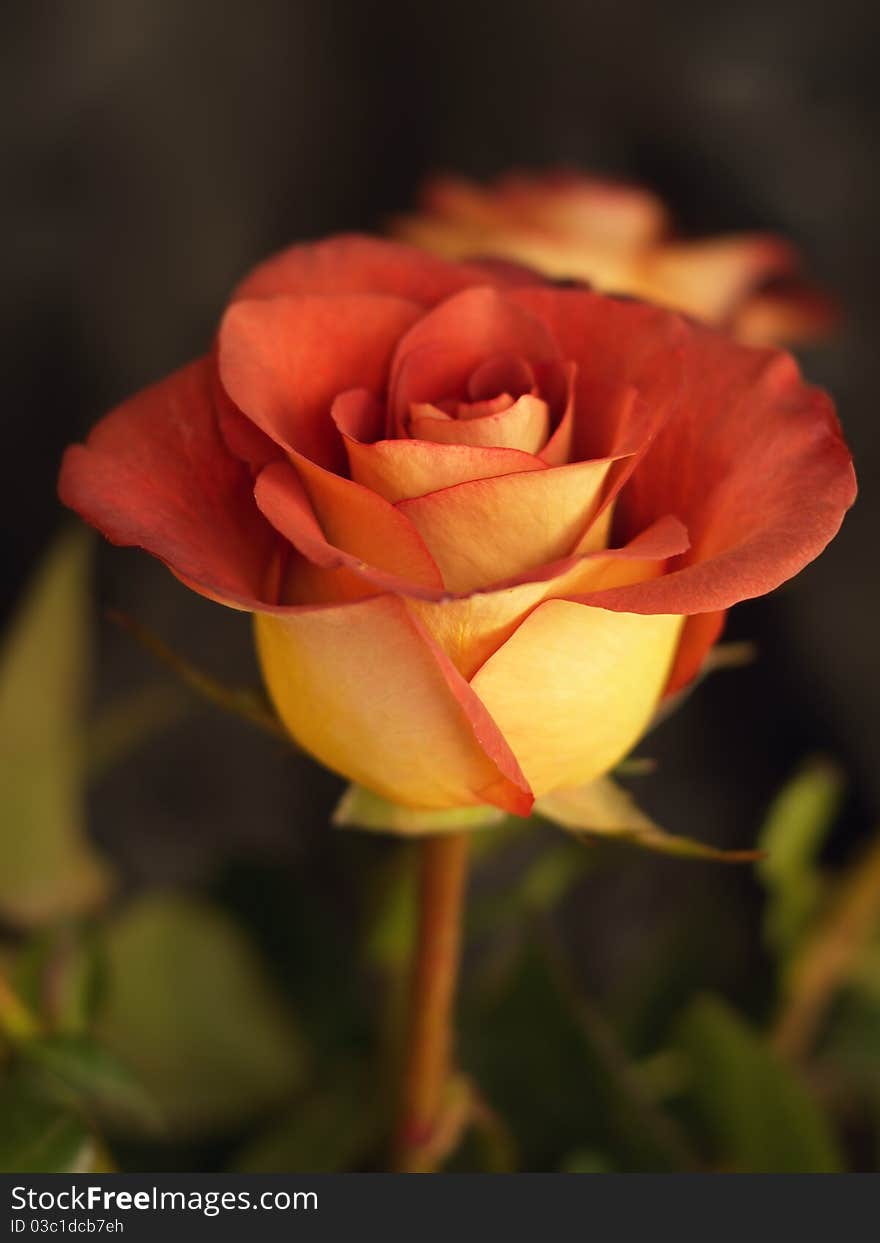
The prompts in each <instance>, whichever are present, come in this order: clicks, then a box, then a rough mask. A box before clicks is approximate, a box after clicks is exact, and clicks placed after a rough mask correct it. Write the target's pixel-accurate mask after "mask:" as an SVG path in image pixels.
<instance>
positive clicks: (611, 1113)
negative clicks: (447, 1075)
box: [458, 928, 691, 1171]
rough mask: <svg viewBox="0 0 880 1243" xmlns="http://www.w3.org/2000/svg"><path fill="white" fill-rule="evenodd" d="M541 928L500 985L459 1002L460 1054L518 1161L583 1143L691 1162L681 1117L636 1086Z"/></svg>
mask: <svg viewBox="0 0 880 1243" xmlns="http://www.w3.org/2000/svg"><path fill="white" fill-rule="evenodd" d="M535 932H536V929H534V928H533V935H532V936H531V937H529V938H528V939H527V941H526V942H525V945H524V949H523V952H522V953H521V954H520V956H519V958H518V961H517V963H516V966H515V969H514V970H512V971H508V972H506V973H505V974H504V976H503V978H502V979H501V980H500V982H499V985H498V986H497V987H495V988H492V989H489V990H485V989H484V990H481V991H480V992H479V993H474V992H471V991H466V992H465V993H464V994H463V996H462V1003H461V1005H460V1007H459V1032H458V1037H459V1039H458V1044H459V1049H460V1059H461V1063H462V1065H465V1066H467V1067H468V1072H469V1073H470V1074H471V1075H472V1076H473V1079H474V1082H475V1083H477V1084H479V1087H480V1092H481V1094H482V1095H483V1096H484V1097H485V1099H486V1100H487V1101H488V1102H489V1104H490V1105H491V1106H492V1108H493V1109H496V1110H498V1111H499V1113H500V1114H501V1116H502V1117H503V1119H504V1123H505V1125H506V1126H507V1127H508V1128H509V1130H510V1132H511V1134H512V1136H513V1138H514V1141H515V1143H516V1146H517V1148H518V1149H519V1151H520V1152H521V1167H520V1168H522V1169H525V1170H529V1171H551V1170H558V1169H559V1168H560V1166H561V1164H562V1163H563V1162H564V1161H565V1159H566V1157H567V1156H568V1155H569V1154H570V1153H571V1152H572V1151H575V1150H583V1149H587V1150H590V1151H594V1152H596V1151H598V1152H602V1153H603V1154H606V1155H607V1158H608V1160H609V1161H610V1162H612V1163H613V1165H614V1167H615V1168H616V1169H621V1170H629V1171H635V1170H646V1169H650V1170H656V1171H672V1170H678V1169H687V1168H690V1165H691V1160H690V1153H689V1152H688V1151H687V1150H686V1148H685V1146H684V1145H683V1144H682V1143H681V1142H680V1138H681V1137H680V1136H679V1134H678V1133H677V1130H676V1129H675V1127H674V1125H673V1124H672V1123H671V1121H670V1120H669V1119H667V1118H665V1117H664V1116H663V1115H662V1113H661V1111H659V1110H657V1109H656V1108H655V1106H654V1105H653V1103H652V1102H650V1101H646V1100H645V1099H644V1098H643V1097H642V1096H641V1095H640V1094H639V1092H638V1088H637V1084H636V1075H635V1074H634V1068H633V1067H632V1065H631V1063H629V1062H628V1061H627V1058H626V1054H625V1051H623V1050H621V1049H620V1048H619V1047H618V1046H616V1045H615V1044H614V1042H613V1039H609V1035H608V1031H607V1025H606V1024H602V1023H599V1022H598V1021H596V1019H595V1016H591V1017H590V1019H589V1021H584V1014H583V1011H582V1006H581V1000H580V998H579V997H577V996H575V995H573V993H572V990H571V988H570V986H569V982H568V981H563V980H562V979H560V972H559V971H558V970H556V969H554V968H553V967H552V966H551V964H550V961H549V955H548V952H547V951H546V950H544V949H543V948H542V946H541V938H540V937H539V936H536V935H535Z"/></svg>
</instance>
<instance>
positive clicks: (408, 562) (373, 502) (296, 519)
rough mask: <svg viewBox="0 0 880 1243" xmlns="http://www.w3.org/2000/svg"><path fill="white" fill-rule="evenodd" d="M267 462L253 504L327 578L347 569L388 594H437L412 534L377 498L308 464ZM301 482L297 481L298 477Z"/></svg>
mask: <svg viewBox="0 0 880 1243" xmlns="http://www.w3.org/2000/svg"><path fill="white" fill-rule="evenodd" d="M298 468H299V470H297V469H295V468H294V466H292V465H291V464H290V463H289V462H273V463H272V464H271V465H269V466H267V467H266V468H265V469H264V470H263V471H262V472H261V473H260V475H259V477H258V478H257V482H256V485H255V488H254V496H255V497H256V501H257V505H258V506H259V507H260V510H261V512H262V513H263V514H264V515H265V516H266V517H267V518H268V519H269V521H270V522H271V523H272V526H273V527H274V528H275V529H276V531H278V532H280V534H281V535H283V536H285V538H286V539H288V540H290V542H291V544H293V546H294V548H296V549H297V550H298V551H299V552H300V553H302V555H303V556H305V557H308V559H309V560H310V561H312V562H314V563H315V565H317V566H320V567H321V568H322V569H325V570H337V569H345V570H348V571H350V572H352V573H353V574H355V575H356V576H358V577H359V578H361V579H364V580H366V581H367V582H370V583H373V584H374V585H376V586H378V587H381V588H383V589H384V590H388V591H399V592H402V593H404V594H406V593H408V592H410V591H417V590H418V589H419V588H423V589H425V590H426V591H427V592H428V594H435V593H438V592H440V591H442V587H443V584H442V580H441V578H440V574H439V571H438V569H437V566H436V565H435V563H434V561H433V560H432V558H431V555H430V553H429V552H428V551H427V549H426V548H425V545H424V543H423V542H422V540H421V538H420V536H419V534H418V532H417V531H416V530H415V529H414V528H413V526H412V525H411V523H410V522H409V521H408V520H407V519H406V517H405V516H404V515H403V514H401V513H400V512H399V510H397V509H395V508H394V506H393V505H389V504H388V502H387V501H385V500H383V499H382V497H380V496H377V495H376V494H375V493H374V492H370V491H369V490H368V489H367V488H363V487H361V486H360V484H357V483H353V482H352V481H351V480H350V479H343V478H341V477H340V476H338V475H333V474H331V473H330V472H329V471H324V470H322V469H321V467H319V466H315V464H314V463H313V462H309V461H308V460H307V459H301V460H299V462H298ZM300 473H301V474H302V475H303V476H304V478H301V474H300Z"/></svg>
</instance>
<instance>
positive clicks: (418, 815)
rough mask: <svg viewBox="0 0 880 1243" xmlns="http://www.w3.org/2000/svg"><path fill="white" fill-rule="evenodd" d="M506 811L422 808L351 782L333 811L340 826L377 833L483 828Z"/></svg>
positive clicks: (466, 808) (495, 808)
mask: <svg viewBox="0 0 880 1243" xmlns="http://www.w3.org/2000/svg"><path fill="white" fill-rule="evenodd" d="M505 815H506V813H505V812H503V811H501V810H500V808H498V807H482V806H480V807H452V808H450V809H448V810H445V811H419V810H418V809H416V808H412V807H401V806H400V805H399V804H397V803H390V802H388V800H387V799H384V798H382V797H381V796H380V795H378V794H373V793H372V791H370V790H365V789H364V787H363V786H359V785H350V786H349V787H348V789H347V790H346V792H345V793H344V794H343V796H342V798H341V799H340V801H339V804H338V805H337V807H336V810H335V811H334V813H333V823H334V824H335V825H336V826H337V828H344V829H369V830H371V831H373V832H376V833H401V834H405V835H407V836H413V837H415V836H418V835H421V834H425V833H455V832H458V831H459V830H461V829H484V828H488V827H489V826H490V825H495V824H500V823H501V821H502V820H503V819H504V818H505Z"/></svg>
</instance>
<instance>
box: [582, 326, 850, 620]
mask: <svg viewBox="0 0 880 1243" xmlns="http://www.w3.org/2000/svg"><path fill="white" fill-rule="evenodd" d="M689 338H690V339H689V342H688V346H687V349H686V353H685V368H686V382H687V388H686V392H685V396H684V400H683V401H681V402H680V403H678V405H677V406H676V409H675V411H674V413H673V415H672V417H671V418H670V419H669V421H668V422H667V424H666V426H665V427H664V429H663V430H662V431H661V432H660V434H659V436H658V437H657V439H656V440H655V442H654V443H653V445H652V447H651V449H650V451H649V452H648V454H647V456H646V457H645V459H644V460H643V462H642V463H641V465H640V466H639V468H638V469H637V471H636V472H635V474H634V475H633V477H632V479H631V480H630V482H629V483H628V485H627V487H626V488H625V490H624V491H623V493H622V494H621V496H620V497H619V498H618V508H617V511H616V517H617V521H618V522H619V523H620V526H621V529H622V530H623V531H624V532H626V531H636V530H640V529H641V528H643V527H644V526H646V525H648V524H649V523H650V522H651V521H652V520H653V519H654V518H655V517H656V516H658V515H660V514H664V513H675V514H677V515H678V516H679V517H680V518H681V519H682V520H683V521H684V522H685V524H686V525H687V528H688V531H689V532H690V536H691V544H692V547H691V549H690V551H689V552H688V553H687V554H686V555H685V556H684V557H682V558H681V559H680V560H679V561H678V562H673V563H672V568H671V572H670V573H668V574H666V575H665V576H664V577H663V578H660V579H656V580H654V581H653V582H648V583H642V584H639V585H637V586H632V587H622V588H619V589H616V590H614V591H611V592H608V593H606V594H604V596H603V599H601V600H599V599H598V598H597V599H596V600H595V601H593V602H594V603H596V604H602V605H603V606H604V607H605V608H611V609H616V610H620V611H624V612H636V613H714V612H717V611H719V610H723V609H726V608H729V607H730V606H731V605H732V604H736V603H737V601H739V600H746V599H750V598H751V597H753V596H760V595H763V594H764V593H765V592H768V591H772V590H773V588H774V587H778V586H779V584H780V583H783V582H785V580H786V579H788V578H791V577H792V576H793V575H794V574H797V573H798V571H800V570H801V569H803V567H804V566H805V565H807V564H808V563H809V562H810V561H812V560H813V558H814V557H816V556H818V555H819V553H820V552H821V551H822V549H823V548H824V547H825V546H826V544H828V542H829V541H830V540H831V539H832V538H833V536H834V535H835V534H836V532H837V530H838V528H839V527H840V524H841V522H842V520H843V515H844V513H845V512H846V510H847V509H848V508H849V506H850V505H851V504H852V502H853V500H854V499H855V495H856V483H855V473H854V471H853V466H852V459H851V457H850V453H849V450H848V449H847V447H846V444H845V443H844V440H843V438H842V435H841V432H840V427H839V425H838V422H837V420H836V418H835V416H834V408H833V406H832V404H831V401H830V399H829V398H828V397H827V396H826V394H824V393H822V392H820V391H819V390H818V389H814V388H811V387H809V386H807V385H806V384H804V383H803V382H802V380H801V378H800V375H799V373H798V369H797V366H796V364H795V362H794V360H793V359H792V358H790V357H789V356H788V355H785V354H778V353H774V352H772V351H765V350H753V349H749V348H747V347H745V346H739V345H736V344H735V343H733V342H732V341H731V340H730V339H729V338H727V337H725V336H723V335H722V334H721V333H716V332H713V331H712V330H710V329H703V328H699V327H697V326H693V327H692V328H691V330H690V334H689Z"/></svg>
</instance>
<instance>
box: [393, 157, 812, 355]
mask: <svg viewBox="0 0 880 1243" xmlns="http://www.w3.org/2000/svg"><path fill="white" fill-rule="evenodd" d="M395 232H396V233H397V235H398V236H399V237H401V238H403V239H405V240H407V241H410V242H414V243H416V244H417V245H420V246H424V247H426V248H427V249H429V250H432V251H434V252H435V253H437V254H439V255H442V256H444V257H445V258H449V259H466V258H469V257H471V256H473V255H501V256H504V257H506V258H508V259H514V260H517V261H518V262H520V263H527V264H531V265H532V266H533V267H535V268H536V269H538V270H539V271H541V272H544V273H546V274H547V275H548V276H552V277H573V278H576V279H579V280H585V281H588V282H589V283H590V284H591V285H593V286H594V287H595V288H597V289H601V290H606V291H609V292H612V293H621V294H623V293H626V294H633V295H635V296H637V297H640V298H646V299H650V300H651V301H654V302H659V303H661V304H662V305H664V306H669V307H672V308H673V309H675V310H678V311H684V312H686V313H688V314H690V315H694V316H696V317H697V318H699V319H703V320H706V321H707V322H709V323H714V324H718V325H722V326H725V327H727V328H728V330H730V331H732V332H733V333H734V335H735V336H737V337H738V338H739V339H740V340H741V341H746V342H748V343H749V344H752V345H773V344H777V343H781V342H786V341H789V342H793V341H808V340H811V339H814V338H816V337H819V336H822V335H823V334H824V333H826V332H827V331H828V330H829V328H830V327H831V326H832V325H833V323H834V320H835V318H836V310H835V307H834V305H833V303H832V302H831V300H830V299H829V298H828V297H826V296H825V295H824V294H822V293H820V292H819V291H818V290H817V289H815V288H814V287H812V286H810V285H808V284H806V283H805V282H804V281H803V280H801V279H800V277H799V266H800V265H799V259H798V255H797V253H796V251H795V250H794V248H793V247H792V246H790V245H789V244H788V243H787V242H785V241H784V240H782V239H781V238H778V237H774V236H772V235H769V234H759V233H753V234H751V233H750V234H730V235H727V236H723V237H709V238H701V239H698V240H691V241H683V240H680V239H677V238H675V237H674V236H672V235H671V234H670V222H669V217H668V215H667V212H666V210H665V209H664V207H663V205H662V203H661V202H660V200H659V199H658V198H657V197H656V196H655V195H654V194H652V193H651V192H650V191H648V190H645V189H643V188H641V187H637V186H629V185H625V184H623V183H621V182H614V181H607V180H601V179H599V178H594V177H584V176H579V175H577V174H575V173H535V174H531V175H529V174H519V175H508V176H506V177H502V178H500V179H499V180H498V181H496V182H495V183H493V184H492V185H490V186H486V187H484V186H480V185H478V184H476V183H475V182H471V181H466V180H464V179H463V178H458V177H437V178H434V179H432V180H431V181H429V182H427V184H426V185H425V186H424V188H423V191H422V195H421V203H420V210H419V212H418V213H416V214H414V215H412V216H404V217H401V218H400V219H398V220H397V221H396V223H395Z"/></svg>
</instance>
